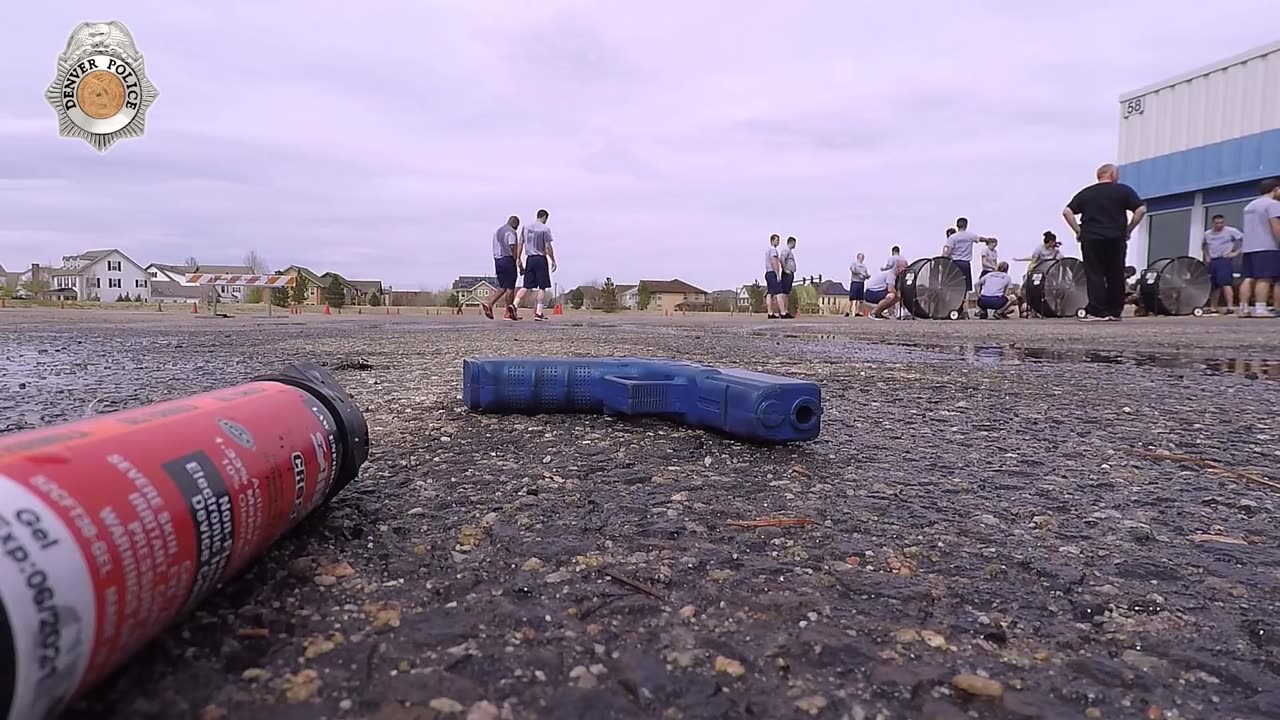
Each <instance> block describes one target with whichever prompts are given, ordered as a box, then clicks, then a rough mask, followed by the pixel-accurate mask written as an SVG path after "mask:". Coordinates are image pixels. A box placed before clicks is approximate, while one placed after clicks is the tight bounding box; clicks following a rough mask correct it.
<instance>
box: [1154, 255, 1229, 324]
mask: <svg viewBox="0 0 1280 720" xmlns="http://www.w3.org/2000/svg"><path fill="white" fill-rule="evenodd" d="M1211 289H1212V286H1211V284H1210V282H1209V269H1208V267H1207V266H1206V265H1205V264H1204V262H1203V261H1201V260H1200V259H1199V258H1194V257H1191V256H1190V255H1180V256H1178V257H1168V258H1160V259H1158V260H1156V261H1155V262H1153V263H1151V264H1150V265H1148V266H1147V269H1146V270H1143V271H1142V274H1141V275H1140V276H1139V279H1138V302H1140V303H1141V304H1142V307H1143V308H1144V309H1146V310H1147V312H1150V313H1152V314H1155V315H1175V316H1182V315H1191V314H1193V313H1194V312H1195V311H1196V310H1197V309H1199V308H1202V307H1204V305H1205V303H1207V302H1209V293H1210V290H1211Z"/></svg>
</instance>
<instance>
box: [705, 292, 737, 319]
mask: <svg viewBox="0 0 1280 720" xmlns="http://www.w3.org/2000/svg"><path fill="white" fill-rule="evenodd" d="M707 301H708V302H710V303H711V311H712V312H726V313H727V312H735V311H736V310H737V304H738V291H737V290H716V291H714V292H712V293H711V294H710V295H708V296H707Z"/></svg>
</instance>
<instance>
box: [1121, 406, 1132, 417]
mask: <svg viewBox="0 0 1280 720" xmlns="http://www.w3.org/2000/svg"><path fill="white" fill-rule="evenodd" d="M1120 412H1122V413H1124V414H1125V415H1132V414H1133V408H1131V407H1129V406H1128V405H1125V406H1124V407H1122V408H1120Z"/></svg>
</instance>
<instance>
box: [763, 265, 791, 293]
mask: <svg viewBox="0 0 1280 720" xmlns="http://www.w3.org/2000/svg"><path fill="white" fill-rule="evenodd" d="M764 287H765V292H767V293H768V294H770V295H785V294H786V293H784V292H782V283H780V282H778V273H776V272H774V271H772V270H770V271H769V272H767V273H765V274H764Z"/></svg>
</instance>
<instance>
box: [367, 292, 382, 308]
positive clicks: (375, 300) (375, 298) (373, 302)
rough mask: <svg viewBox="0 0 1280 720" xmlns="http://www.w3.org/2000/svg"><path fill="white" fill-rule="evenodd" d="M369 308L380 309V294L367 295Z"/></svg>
mask: <svg viewBox="0 0 1280 720" xmlns="http://www.w3.org/2000/svg"><path fill="white" fill-rule="evenodd" d="M369 307H382V293H378V292H374V293H369Z"/></svg>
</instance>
